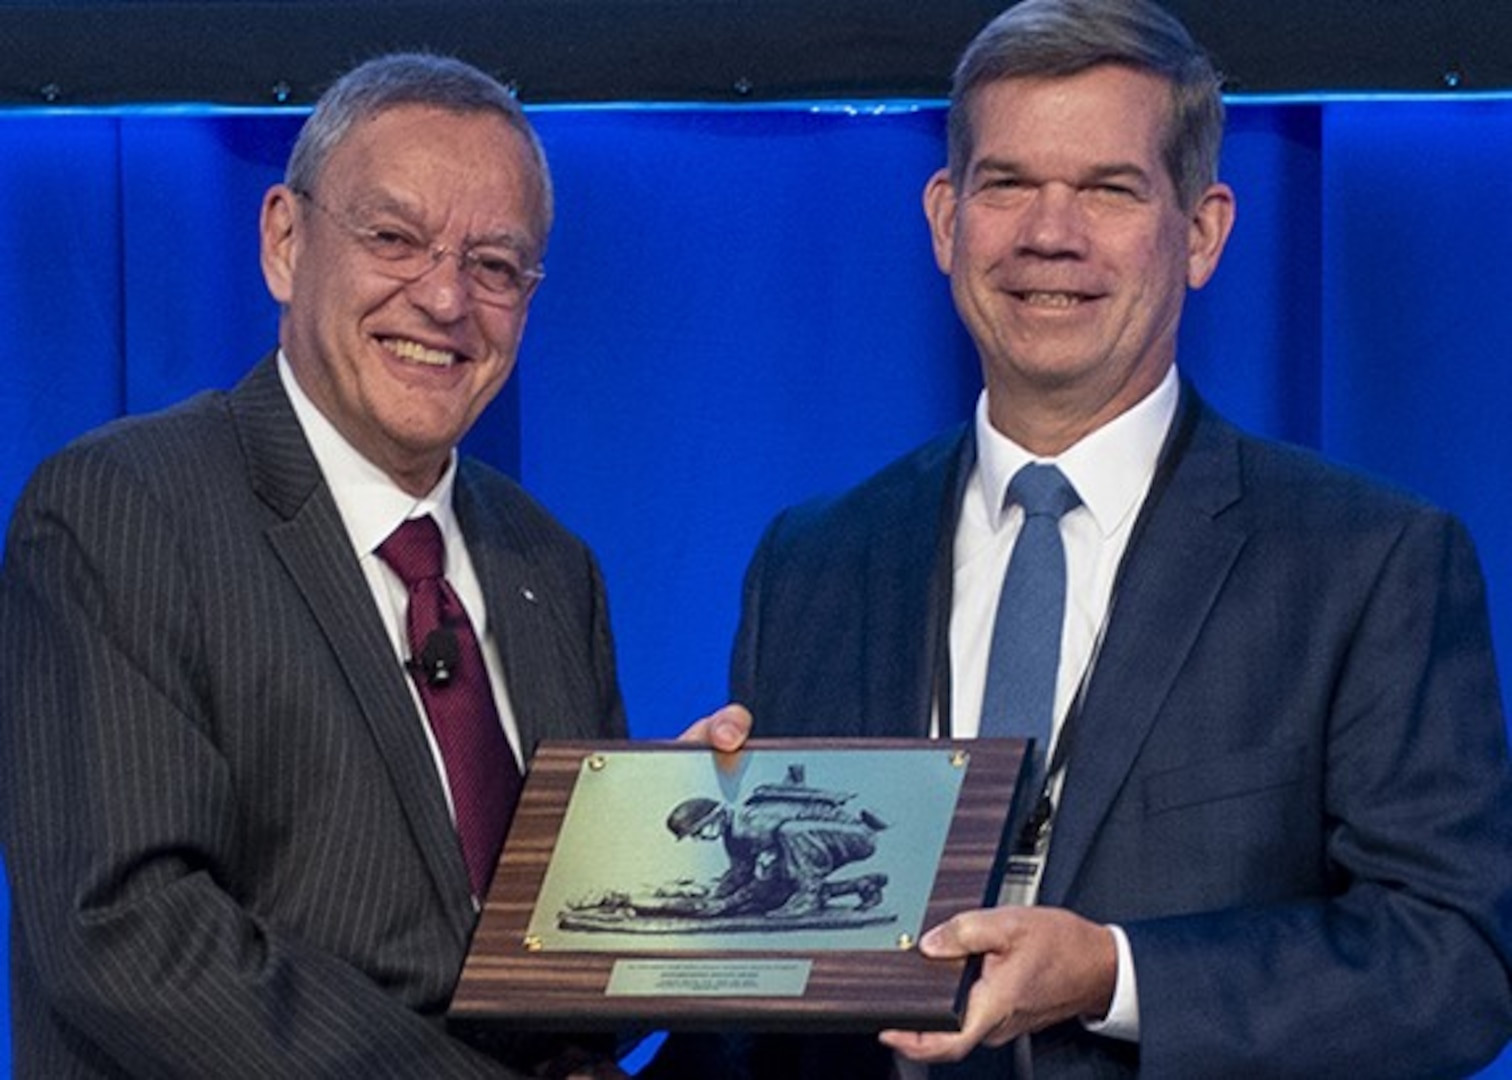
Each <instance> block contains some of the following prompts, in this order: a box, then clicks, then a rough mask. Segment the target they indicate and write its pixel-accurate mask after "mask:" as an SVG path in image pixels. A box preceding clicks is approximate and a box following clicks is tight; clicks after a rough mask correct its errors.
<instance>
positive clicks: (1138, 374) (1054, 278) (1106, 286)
mask: <svg viewBox="0 0 1512 1080" xmlns="http://www.w3.org/2000/svg"><path fill="white" fill-rule="evenodd" d="M1170 117H1171V96H1170V89H1169V85H1168V84H1167V83H1166V82H1165V81H1164V80H1163V79H1161V78H1159V77H1158V76H1155V75H1152V74H1148V73H1146V72H1142V71H1137V70H1135V69H1132V68H1128V67H1123V66H1118V65H1103V66H1099V67H1094V68H1091V69H1089V70H1087V71H1084V72H1081V73H1079V74H1076V75H1072V76H1066V77H1056V78H1011V79H1004V80H1002V81H999V82H996V83H990V84H987V85H985V86H983V87H981V88H980V89H979V90H978V91H977V92H976V94H975V95H974V97H973V99H972V103H971V119H972V125H973V134H974V144H973V150H972V158H971V160H970V161H969V162H968V163H967V165H966V169H965V173H964V181H963V183H962V186H961V189H960V190H957V189H956V188H954V187H953V186H952V185H951V183H950V180H949V176H948V174H947V173H945V172H944V171H941V172H940V173H938V174H936V175H935V176H934V177H933V178H931V180H930V182H929V186H928V187H927V188H926V190H925V196H924V203H925V212H926V214H927V216H928V218H929V222H930V228H931V233H932V236H933V240H934V248H935V258H936V261H937V262H938V263H939V265H940V268H941V269H942V270H943V271H945V272H946V273H947V274H949V275H950V279H951V292H952V294H953V295H954V297H955V303H956V308H957V310H958V311H959V312H960V315H961V318H962V320H963V321H964V322H965V323H966V326H967V328H968V329H969V330H970V332H971V336H972V338H973V340H974V341H975V342H976V346H977V351H978V353H979V354H980V356H981V361H982V370H983V377H984V379H985V381H986V386H987V396H988V413H989V416H990V418H991V420H992V423H993V426H994V427H996V428H997V429H998V430H1000V431H1002V432H1003V433H1004V434H1005V435H1008V436H1009V437H1010V438H1013V439H1014V440H1015V441H1017V442H1019V443H1020V444H1022V445H1024V446H1026V447H1028V448H1029V449H1030V450H1033V451H1034V452H1036V453H1040V454H1045V455H1052V454H1057V453H1059V452H1061V451H1062V450H1064V449H1065V448H1066V447H1068V446H1070V445H1072V444H1073V443H1075V442H1076V441H1077V440H1078V439H1080V438H1082V437H1083V436H1084V435H1086V434H1088V433H1089V432H1091V431H1093V430H1096V429H1097V428H1098V427H1100V426H1102V425H1103V424H1105V423H1107V422H1108V421H1109V420H1111V419H1113V418H1114V417H1116V416H1118V415H1119V414H1120V413H1122V412H1124V411H1126V410H1127V409H1129V408H1130V407H1131V406H1133V405H1134V404H1136V403H1137V402H1138V401H1140V400H1141V399H1142V398H1143V397H1145V395H1147V394H1148V393H1150V391H1152V390H1153V389H1154V388H1155V387H1156V386H1157V385H1159V383H1160V380H1161V379H1162V378H1163V377H1164V375H1165V373H1166V371H1167V370H1168V369H1169V368H1170V366H1171V363H1172V362H1173V360H1174V359H1175V355H1176V331H1177V325H1178V323H1179V321H1180V317H1181V308H1182V302H1183V300H1184V298H1185V294H1186V289H1187V288H1188V287H1193V288H1196V287H1200V286H1201V285H1203V284H1204V283H1206V281H1207V280H1208V278H1209V277H1210V276H1211V275H1212V272H1213V270H1214V269H1215V268H1216V266H1217V263H1218V258H1219V255H1220V254H1221V253H1222V249H1223V245H1224V242H1225V240H1226V239H1227V237H1228V232H1229V228H1230V227H1231V225H1232V222H1233V198H1232V195H1231V193H1230V192H1229V190H1228V189H1227V188H1226V187H1224V186H1223V185H1220V184H1215V185H1213V186H1211V187H1210V188H1208V189H1207V191H1206V192H1204V193H1203V194H1202V195H1201V196H1200V197H1199V198H1198V200H1197V203H1196V205H1195V206H1193V207H1190V208H1185V209H1184V208H1183V207H1182V206H1181V205H1180V204H1179V202H1178V199H1177V195H1176V188H1175V185H1174V182H1173V181H1172V179H1171V177H1170V175H1169V174H1168V173H1167V171H1166V167H1165V165H1164V161H1165V158H1164V155H1163V149H1164V145H1165V139H1166V136H1167V131H1168V125H1169V123H1170Z"/></svg>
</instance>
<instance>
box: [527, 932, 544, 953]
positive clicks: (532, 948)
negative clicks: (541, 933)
mask: <svg viewBox="0 0 1512 1080" xmlns="http://www.w3.org/2000/svg"><path fill="white" fill-rule="evenodd" d="M522 944H523V945H524V946H525V951H526V952H540V951H541V939H540V938H539V937H538V936H536V935H535V934H526V935H525V940H524V941H523V942H522Z"/></svg>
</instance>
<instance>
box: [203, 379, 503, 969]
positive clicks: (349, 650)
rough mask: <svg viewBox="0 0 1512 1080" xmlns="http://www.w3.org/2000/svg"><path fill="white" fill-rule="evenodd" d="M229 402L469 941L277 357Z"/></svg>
mask: <svg viewBox="0 0 1512 1080" xmlns="http://www.w3.org/2000/svg"><path fill="white" fill-rule="evenodd" d="M230 405H231V412H232V415H233V417H234V418H235V422H236V424H237V429H238V432H239V435H240V438H241V440H242V444H243V448H244V451H245V454H246V458H247V461H248V466H249V471H250V473H251V479H252V484H253V488H254V490H255V491H256V492H257V493H258V495H259V496H260V497H261V498H262V499H263V500H264V501H265V502H266V503H267V504H268V505H269V506H270V507H272V508H273V510H274V511H276V512H277V514H278V515H279V518H280V521H279V522H278V523H277V524H275V525H273V526H272V527H271V528H269V529H268V530H267V536H268V542H269V543H270V544H271V546H272V547H273V550H274V552H275V553H276V555H277V556H278V558H279V560H280V561H281V562H282V563H283V565H284V568H285V569H286V570H287V571H288V573H289V576H290V577H291V578H293V580H294V583H295V585H296V586H297V588H298V590H299V593H300V595H301V596H303V597H304V598H305V600H306V602H307V603H308V604H309V607H310V611H311V613H312V614H313V615H314V617H315V620H316V621H317V623H318V624H319V625H320V628H321V631H322V632H323V633H324V635H325V637H326V639H327V641H328V643H329V644H330V646H331V650H332V652H333V653H334V654H335V656H336V661H337V664H338V665H339V666H340V668H341V672H342V674H343V676H344V677H345V679H346V681H347V683H348V685H349V687H350V689H351V692H352V695H353V697H354V698H355V699H356V701H357V704H358V708H359V711H360V712H361V714H362V717H363V719H364V721H365V722H366V723H367V724H368V726H369V728H370V730H371V732H372V736H373V739H374V741H375V742H376V744H377V745H378V749H379V752H380V753H381V755H382V756H383V759H384V761H385V762H386V763H387V766H388V769H389V775H390V778H391V780H392V782H393V786H394V792H395V795H396V797H397V798H398V800H399V802H400V804H401V806H402V807H403V808H404V812H405V815H406V817H407V818H408V820H409V823H410V827H411V829H412V830H413V833H414V838H415V843H416V847H417V848H418V849H419V852H420V855H421V857H422V858H423V859H424V860H425V862H426V864H427V866H428V867H429V869H430V872H431V875H432V877H433V879H434V880H435V883H436V888H437V892H438V894H439V895H440V897H441V898H442V906H443V907H444V908H445V909H446V910H447V912H448V914H449V916H450V918H451V921H452V924H453V928H454V930H455V931H456V932H457V934H458V936H459V938H460V939H461V940H462V941H464V942H465V941H466V940H467V938H468V936H469V935H470V933H471V931H472V925H473V911H472V905H471V900H470V898H469V893H468V889H467V871H466V869H465V867H464V866H463V863H462V858H461V851H460V848H459V847H458V845H457V842H456V834H455V831H454V830H453V828H452V824H451V817H450V814H449V813H448V812H447V809H446V801H445V797H444V794H443V792H442V789H441V785H440V784H439V783H438V780H437V777H436V767H435V763H434V761H433V759H432V757H431V753H430V749H429V747H428V745H427V744H426V741H425V736H424V732H423V731H422V729H421V727H420V721H419V719H418V717H417V716H416V713H415V707H414V702H413V700H412V699H411V697H410V694H409V692H408V689H407V687H406V686H405V682H404V677H403V675H402V674H401V670H400V668H399V666H398V665H397V664H396V663H394V661H393V646H392V645H391V644H390V643H389V641H388V638H387V636H386V635H385V634H384V631H383V626H382V622H381V620H380V619H379V618H378V613H377V611H376V610H375V609H374V606H373V598H372V593H371V591H370V590H369V589H368V586H367V581H366V579H365V578H364V577H363V575H362V570H361V568H360V567H359V566H358V564H357V561H356V560H355V559H354V558H353V557H352V555H351V543H350V540H349V539H348V537H347V532H346V527H345V525H344V524H343V522H342V520H341V515H340V513H339V512H338V511H337V509H336V504H335V502H334V500H333V499H332V498H331V495H330V491H329V489H328V488H327V487H326V486H325V482H324V478H323V477H322V475H321V473H320V469H319V467H318V466H317V464H316V462H315V459H314V456H313V455H312V454H311V453H310V450H309V446H308V443H307V442H306V441H305V438H304V433H303V431H302V430H301V428H300V427H299V422H298V420H297V418H296V417H295V415H294V412H293V409H292V407H291V406H290V404H289V401H288V397H287V395H286V394H285V393H284V390H283V386H282V383H281V382H280V381H279V378H278V371H277V367H276V366H275V365H274V364H273V362H272V361H271V359H270V360H266V361H264V362H263V363H262V364H260V365H259V366H258V367H257V368H255V369H254V370H253V372H252V373H251V374H250V375H248V377H247V378H246V379H245V380H244V381H243V382H242V384H241V385H240V386H238V387H237V389H236V390H235V391H234V392H233V393H232V395H231V398H230Z"/></svg>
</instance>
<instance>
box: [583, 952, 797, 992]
mask: <svg viewBox="0 0 1512 1080" xmlns="http://www.w3.org/2000/svg"><path fill="white" fill-rule="evenodd" d="M812 967H813V963H812V961H809V960H619V961H616V962H615V965H614V968H613V970H612V971H611V972H610V975H609V985H608V986H607V987H605V989H604V993H605V995H607V996H609V997H802V996H803V993H804V991H805V990H806V989H807V988H808V978H809V970H810V969H811V968H812Z"/></svg>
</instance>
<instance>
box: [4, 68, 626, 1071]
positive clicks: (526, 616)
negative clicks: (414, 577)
mask: <svg viewBox="0 0 1512 1080" xmlns="http://www.w3.org/2000/svg"><path fill="white" fill-rule="evenodd" d="M550 222H551V187H550V180H549V176H548V173H547V168H546V163H545V160H544V157H543V155H542V153H541V149H540V146H539V144H538V143H537V141H536V138H535V135H534V133H533V132H532V131H531V129H530V126H529V124H528V123H527V121H526V120H525V118H524V116H523V114H522V113H521V111H520V109H519V107H518V105H517V104H516V103H515V102H514V100H513V98H512V97H511V96H510V95H509V94H508V92H507V91H505V90H504V89H503V88H502V87H500V86H499V85H498V84H497V83H495V82H494V81H493V80H491V79H489V78H487V77H486V76H484V75H482V74H481V73H479V72H477V71H475V70H474V69H472V68H469V67H467V66H466V65H463V64H460V63H457V62H454V61H449V60H441V59H438V58H433V57H419V56H397V57H388V58H384V59H381V60H378V61H374V62H371V63H369V64H367V65H364V66H362V67H360V68H358V69H356V70H355V71H354V72H352V73H350V74H349V75H348V76H347V77H345V78H344V79H343V80H341V81H340V82H338V83H337V84H336V86H335V87H333V88H332V90H331V91H330V92H329V93H328V94H327V95H326V96H325V97H324V98H323V99H322V101H321V103H320V105H319V106H318V107H317V109H316V111H315V113H314V115H313V116H312V118H311V120H310V121H309V122H308V123H307V125H306V126H305V129H304V131H303V132H302V134H301V136H300V139H299V142H298V144H297V145H296V147H295V150H294V153H293V156H292V158H291V160H290V164H289V169H288V173H287V176H286V182H285V183H282V184H278V185H276V186H274V187H273V188H272V189H271V190H270V191H269V192H268V194H267V196H266V198H265V200H264V204H263V208H262V218H261V239H262V265H263V270H264V275H265V278H266V280H267V282H268V286H269V288H270V290H271V291H272V293H273V295H274V296H275V298H276V299H277V300H278V302H279V304H280V324H279V330H280V340H279V345H280V348H279V350H278V351H277V353H276V354H274V355H271V356H269V357H268V358H266V359H265V360H263V361H262V363H260V364H259V365H258V366H256V367H255V368H254V369H253V370H252V372H251V373H250V374H249V375H248V376H247V377H246V378H245V379H244V380H243V381H242V382H241V384H240V385H238V386H237V387H236V388H235V389H233V390H231V391H230V392H229V393H219V392H216V393H206V394H202V395H200V396H198V397H195V398H194V399H192V400H190V401H188V402H186V403H184V404H182V405H180V406H179V407H177V408H174V409H171V410H169V411H167V412H165V413H162V414H159V415H155V416H149V417H141V418H132V419H126V420H123V421H119V422H117V423H114V424H112V425H109V426H108V427H106V428H104V429H102V430H100V431H98V432H95V433H93V434H90V435H88V436H86V437H84V438H83V439H81V440H79V441H78V442H76V443H75V444H74V445H72V446H70V447H69V448H68V449H66V450H64V451H63V452H62V453H61V454H59V455H57V456H56V457H54V458H53V459H52V460H50V461H48V462H46V463H45V464H44V465H43V466H42V467H41V468H40V469H39V470H38V472H37V474H36V476H35V477H34V478H33V480H32V482H31V483H30V485H29V487H28V489H27V491H26V493H25V495H24V497H23V499H22V501H21V503H20V506H19V508H18V510H17V511H16V515H15V518H14V520H13V523H12V525H11V529H10V532H9V536H8V541H7V550H6V562H5V569H4V577H3V594H0V596H3V599H0V657H3V659H0V730H3V732H4V742H3V745H0V770H3V786H0V791H3V796H0V824H3V840H4V853H5V858H6V864H7V867H8V869H9V872H10V875H11V882H12V886H13V889H14V912H15V916H16V921H15V932H14V942H13V946H12V959H13V964H12V969H13V970H12V972H11V979H12V993H13V1015H14V1027H15V1031H14V1050H15V1065H16V1071H17V1074H18V1075H20V1076H45V1077H49V1078H53V1077H86V1076H87V1077H104V1076H112V1077H115V1076H144V1077H145V1076H151V1077H164V1076H197V1077H235V1076H257V1077H273V1076H276V1077H295V1076H403V1077H419V1076H426V1077H431V1076H448V1077H450V1076H510V1075H519V1074H518V1073H516V1072H513V1071H512V1069H519V1070H521V1071H527V1070H528V1071H534V1070H537V1069H544V1071H543V1072H541V1073H538V1074H539V1075H558V1076H560V1075H566V1074H567V1073H568V1072H572V1073H573V1075H590V1074H591V1075H618V1073H617V1070H615V1069H614V1068H613V1066H612V1065H597V1064H592V1063H589V1064H579V1065H578V1066H576V1071H573V1068H574V1067H572V1066H564V1065H563V1064H562V1062H563V1060H564V1058H563V1055H562V1053H561V1047H560V1044H559V1043H558V1042H557V1041H555V1040H552V1041H548V1040H545V1039H540V1038H535V1039H530V1038H523V1037H522V1038H519V1039H513V1040H510V1041H508V1042H507V1044H502V1043H501V1045H499V1046H494V1047H490V1048H488V1049H487V1050H486V1051H485V1050H480V1049H478V1048H476V1047H472V1046H468V1045H464V1043H463V1042H461V1041H459V1040H458V1039H457V1038H454V1037H453V1036H452V1035H450V1034H449V1033H448V1032H447V1030H446V1029H445V1026H444V1023H443V1019H442V1017H443V1015H444V1011H445V1009H446V1006H447V1003H448V1000H449V998H450V995H451V991H452V987H453V984H454V981H455V978H456V976H457V973H458V970H459V968H460V965H461V962H462V959H463V956H464V953H465V951H466V948H467V945H468V940H469V936H470V934H471V931H472V928H473V924H474V920H475V915H476V910H477V898H476V897H475V896H474V895H473V894H472V892H473V891H472V889H471V888H470V887H469V880H468V876H467V871H466V869H465V867H464V863H463V858H462V855H461V852H460V850H459V846H458V842H457V838H456V834H455V832H454V829H453V824H452V820H451V816H450V809H449V807H450V794H449V792H448V790H447V786H446V782H445V772H444V770H443V769H442V767H441V762H440V760H439V757H438V754H437V752H436V751H435V750H434V749H433V747H432V745H431V743H430V741H429V739H428V732H427V728H426V726H425V721H424V713H423V711H422V710H421V708H420V706H419V701H418V698H417V697H416V696H415V693H414V690H413V688H412V687H411V686H410V685H409V680H408V679H407V678H406V675H405V670H404V667H403V665H402V664H401V661H402V660H403V659H405V657H406V656H407V654H408V651H409V646H408V643H407V640H406V637H405V633H404V630H403V626H404V600H405V594H404V590H403V587H402V585H400V583H399V582H398V581H397V579H396V578H395V576H394V573H393V571H391V570H390V569H389V568H388V567H387V566H386V565H385V564H384V563H383V562H382V560H381V559H380V558H379V557H378V556H377V555H376V554H375V549H376V547H377V546H378V544H379V543H380V542H381V541H382V540H383V539H384V537H385V536H386V535H387V534H388V533H389V532H390V531H391V530H392V529H393V528H394V527H395V526H397V525H398V524H399V523H401V522H402V521H404V520H406V519H408V518H411V517H416V516H419V515H421V514H429V515H430V516H431V517H433V518H434V519H435V520H436V521H437V523H438V524H439V525H440V528H441V533H442V536H443V538H444V542H445V547H446V565H447V577H448V579H449V580H450V581H451V582H452V583H453V584H454V585H455V587H456V590H457V592H458V593H459V594H460V596H461V598H462V602H463V604H464V606H465V607H466V608H467V610H468V616H469V619H470V621H471V623H472V624H473V625H474V626H475V627H476V628H477V630H478V638H479V640H480V641H481V642H482V644H483V648H484V653H485V656H486V657H487V660H488V667H489V669H490V671H489V675H490V681H491V682H492V685H493V690H494V696H495V699H496V700H497V702H498V703H499V706H500V710H499V711H500V712H501V714H503V715H502V719H501V723H502V725H503V727H504V729H505V731H506V733H507V735H508V737H509V740H510V743H511V748H512V750H513V752H514V754H515V756H516V759H517V760H518V761H520V762H524V761H528V759H529V755H530V752H531V750H532V748H533V747H534V745H535V744H536V742H537V741H538V740H540V739H541V738H543V737H546V736H552V737H564V738H594V739H598V738H612V737H621V736H623V735H624V734H625V730H626V728H625V718H624V711H623V705H622V702H621V698H620V692H619V688H618V685H617V681H616V676H615V668H614V658H613V646H612V641H611V637H610V631H609V623H608V616H607V611H606V604H605V596H604V588H603V583H602V581H601V579H600V575H599V571H598V568H597V566H596V563H595V561H594V558H593V556H592V554H591V553H590V552H589V551H588V549H587V548H586V547H584V545H583V544H582V543H581V542H580V541H579V540H578V539H577V538H575V537H574V536H572V535H570V534H569V533H567V532H566V531H565V530H564V529H563V528H562V527H561V526H560V525H559V524H557V523H556V522H555V521H554V520H552V519H551V518H550V517H549V516H548V515H547V514H546V513H545V511H543V510H542V509H541V508H540V507H539V506H538V505H537V504H536V503H535V502H534V501H533V500H532V499H531V498H530V497H529V496H528V495H526V494H525V493H524V492H523V491H522V490H521V489H520V488H519V487H518V486H517V485H516V484H514V483H513V482H512V481H511V480H509V479H507V478H505V477H504V476H502V475H501V474H499V473H497V472H495V471H493V470H491V469H489V468H487V467H485V466H483V465H481V464H479V463H478V462H475V461H470V460H465V459H460V458H459V457H458V455H457V453H456V450H455V447H456V445H457V443H458V441H459V440H460V439H461V437H462V435H463V433H464V432H465V431H467V429H468V428H469V427H470V426H471V425H472V423H473V422H474V420H475V419H476V418H477V416H478V414H479V413H480V412H481V411H482V410H483V408H484V407H485V406H486V405H487V404H488V403H489V402H490V401H491V400H492V399H493V397H494V396H495V394H496V393H497V392H498V390H499V388H500V387H501V386H502V385H503V384H504V381H505V380H506V379H507V378H508V376H509V373H510V370H511V368H512V366H513V364H514V360H515V354H516V348H517V346H518V343H519V339H520V333H521V330H522V328H523V325H524V322H525V312H526V308H527V306H528V303H529V300H530V296H531V293H532V291H533V289H534V286H535V284H536V283H537V281H538V280H539V277H540V271H539V269H538V268H539V263H540V259H541V254H542V251H543V249H544V247H545V243H546V237H547V232H548V229H549V226H550ZM548 1060H549V1065H547V1066H543V1065H542V1063H543V1062H547V1061H548ZM575 1060H578V1061H580V1062H581V1061H582V1060H583V1058H582V1057H581V1056H579V1057H577V1058H576V1059H575ZM506 1061H507V1062H508V1063H509V1064H505V1062H506Z"/></svg>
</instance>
